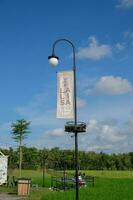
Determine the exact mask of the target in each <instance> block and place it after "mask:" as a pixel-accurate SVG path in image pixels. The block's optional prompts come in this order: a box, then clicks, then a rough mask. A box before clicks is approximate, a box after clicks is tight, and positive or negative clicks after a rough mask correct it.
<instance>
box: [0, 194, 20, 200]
mask: <svg viewBox="0 0 133 200" xmlns="http://www.w3.org/2000/svg"><path fill="white" fill-rule="evenodd" d="M0 200H24V198H23V197H17V196H13V195H9V194H5V193H0Z"/></svg>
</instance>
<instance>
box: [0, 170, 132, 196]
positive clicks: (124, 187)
mask: <svg viewBox="0 0 133 200" xmlns="http://www.w3.org/2000/svg"><path fill="white" fill-rule="evenodd" d="M68 173H73V171H68ZM84 173H85V174H86V175H90V176H94V177H95V186H94V187H92V185H91V184H90V185H88V186H87V187H82V188H80V189H79V195H80V198H79V199H80V200H89V199H90V200H133V171H84ZM10 174H11V175H14V176H18V171H17V170H14V171H11V172H10ZM55 174H56V172H53V171H49V170H48V171H47V172H46V173H45V182H44V183H45V186H46V187H45V188H43V187H42V171H39V170H38V171H31V170H24V171H23V173H22V175H23V177H28V178H31V180H32V184H33V186H34V187H32V188H31V192H30V196H29V197H27V198H26V199H27V200H74V199H75V190H71V191H65V192H64V191H52V190H50V189H49V188H50V184H51V175H55ZM0 190H1V188H0ZM2 190H3V189H2ZM5 190H6V189H4V191H5Z"/></svg>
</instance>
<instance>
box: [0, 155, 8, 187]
mask: <svg viewBox="0 0 133 200" xmlns="http://www.w3.org/2000/svg"><path fill="white" fill-rule="evenodd" d="M7 163H8V157H7V156H4V155H0V185H2V184H3V183H6V181H7Z"/></svg>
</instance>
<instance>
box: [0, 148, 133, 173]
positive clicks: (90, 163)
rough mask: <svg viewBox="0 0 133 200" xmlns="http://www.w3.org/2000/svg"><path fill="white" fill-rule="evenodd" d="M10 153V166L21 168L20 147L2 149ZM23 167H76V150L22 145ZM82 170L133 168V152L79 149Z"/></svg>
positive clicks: (60, 168) (57, 168)
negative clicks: (86, 150) (108, 152)
mask: <svg viewBox="0 0 133 200" xmlns="http://www.w3.org/2000/svg"><path fill="white" fill-rule="evenodd" d="M0 150H1V151H2V152H3V153H4V154H5V155H8V166H9V168H12V169H16V168H19V148H18V149H13V148H9V149H0ZM22 150H23V157H22V161H23V162H22V169H40V168H42V167H44V166H45V167H47V168H48V169H55V170H63V169H64V168H65V169H69V170H73V169H74V150H62V149H59V148H57V147H56V148H52V149H45V148H44V149H37V148H35V147H25V146H22ZM79 169H80V170H133V152H130V153H119V154H105V153H103V152H101V153H96V152H85V151H79Z"/></svg>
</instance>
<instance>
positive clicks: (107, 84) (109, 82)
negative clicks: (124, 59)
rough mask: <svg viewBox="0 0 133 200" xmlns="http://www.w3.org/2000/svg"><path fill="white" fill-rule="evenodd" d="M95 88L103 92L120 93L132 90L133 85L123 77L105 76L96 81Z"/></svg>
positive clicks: (109, 93) (96, 90)
mask: <svg viewBox="0 0 133 200" xmlns="http://www.w3.org/2000/svg"><path fill="white" fill-rule="evenodd" d="M94 90H95V92H97V93H102V94H108V95H120V94H125V93H130V92H132V91H133V85H132V84H131V83H130V82H129V81H128V80H127V79H124V78H121V77H114V76H103V77H101V78H100V80H99V81H98V82H97V83H96V85H95V88H94Z"/></svg>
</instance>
